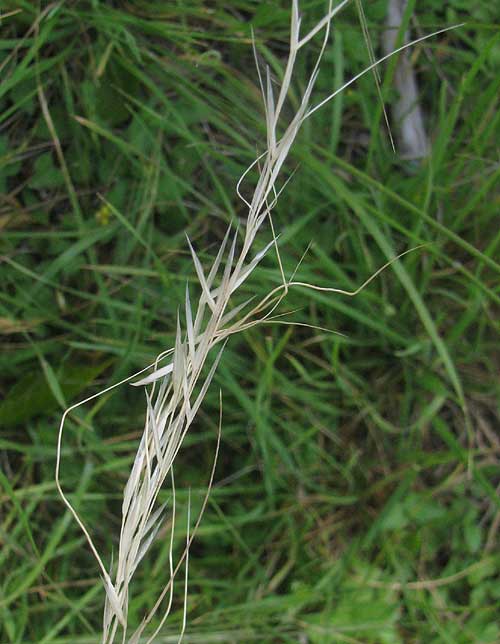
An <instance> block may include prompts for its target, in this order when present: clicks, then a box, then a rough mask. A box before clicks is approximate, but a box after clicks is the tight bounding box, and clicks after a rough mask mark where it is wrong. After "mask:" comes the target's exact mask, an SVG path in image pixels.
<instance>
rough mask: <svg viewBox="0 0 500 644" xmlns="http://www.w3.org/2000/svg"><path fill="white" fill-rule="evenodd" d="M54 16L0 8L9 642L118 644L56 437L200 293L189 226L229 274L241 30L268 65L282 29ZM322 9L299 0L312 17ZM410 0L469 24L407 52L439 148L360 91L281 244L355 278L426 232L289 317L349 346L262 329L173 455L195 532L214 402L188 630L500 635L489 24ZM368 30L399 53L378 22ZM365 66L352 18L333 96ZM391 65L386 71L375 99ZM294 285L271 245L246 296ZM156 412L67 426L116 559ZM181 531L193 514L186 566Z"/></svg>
mask: <svg viewBox="0 0 500 644" xmlns="http://www.w3.org/2000/svg"><path fill="white" fill-rule="evenodd" d="M41 4H42V5H43V6H42V8H41V9H40V8H37V3H32V2H27V1H21V2H13V1H11V0H8V1H7V2H6V3H3V11H4V12H5V11H7V10H9V9H15V8H18V7H21V8H22V11H21V12H20V13H17V14H16V15H13V16H11V17H7V18H5V19H4V20H3V22H2V25H1V34H0V35H1V39H0V48H1V57H2V62H1V66H2V70H1V73H2V84H1V85H0V186H1V189H0V199H1V201H0V229H1V242H0V243H1V257H0V261H1V268H0V270H1V276H2V279H1V292H0V342H1V349H2V351H1V355H0V361H1V371H0V391H1V394H2V399H3V400H2V402H1V403H0V426H1V433H0V449H1V450H2V453H1V470H0V484H1V492H0V498H1V512H0V540H1V544H2V548H1V550H0V568H1V571H2V574H1V593H0V614H1V618H0V624H1V625H0V642H1V643H2V644H5V643H7V642H9V643H20V642H26V643H28V642H29V643H33V644H34V643H37V644H41V643H44V644H52V643H54V644H55V643H57V642H60V643H61V644H62V643H63V642H67V643H68V644H69V643H70V642H71V643H80V644H83V643H84V642H85V643H86V642H88V643H94V642H98V641H100V640H99V636H98V633H99V628H100V621H101V614H102V605H103V600H104V592H103V590H102V587H101V582H100V580H99V578H98V569H97V566H96V564H95V562H94V560H93V558H92V556H91V554H90V552H89V550H88V548H87V547H86V545H85V543H84V539H83V537H82V535H81V533H80V532H79V530H78V529H77V527H76V526H75V524H74V522H73V521H72V519H71V517H70V516H69V514H68V512H65V510H64V507H63V505H62V504H61V502H60V500H59V499H58V496H57V494H56V490H55V485H54V480H53V478H54V462H55V440H56V430H57V424H58V420H59V418H60V414H61V411H62V409H63V408H64V407H65V406H66V404H67V403H69V402H70V401H76V400H78V399H81V398H83V397H84V396H86V395H88V394H90V393H92V392H94V391H97V390H98V389H99V388H103V387H104V386H105V385H107V384H108V383H114V382H116V381H118V380H120V379H121V378H123V377H125V376H126V375H128V374H129V373H132V372H133V371H136V370H138V369H140V368H142V367H143V366H145V365H146V364H148V363H149V362H151V360H152V359H153V358H154V356H155V355H156V354H157V353H158V352H159V351H160V350H162V349H164V348H167V347H169V346H171V345H172V339H173V332H174V330H175V316H176V310H177V307H178V306H179V305H181V304H182V302H183V298H184V288H185V283H186V281H190V282H193V284H194V283H195V272H194V270H193V266H192V262H191V260H190V256H189V254H188V251H187V244H186V241H185V236H184V235H185V232H188V234H189V236H190V237H191V239H192V240H194V243H195V245H196V248H197V249H199V250H200V251H201V253H202V256H203V257H206V258H207V259H208V258H209V257H212V256H213V254H214V251H215V249H216V248H217V245H218V243H219V241H220V239H221V238H222V235H223V232H224V230H225V228H226V226H227V223H228V222H229V221H230V220H231V218H235V217H244V216H245V211H244V208H243V207H242V204H241V203H240V202H239V201H238V200H237V198H236V195H235V189H234V188H235V184H236V181H237V179H238V177H239V175H240V173H241V172H242V170H243V169H244V168H245V167H246V166H247V165H248V164H249V163H250V162H251V161H252V159H253V158H254V157H255V154H256V151H257V150H262V143H263V135H264V131H263V121H262V110H261V104H260V99H259V93H258V90H257V89H256V87H257V85H256V72H255V68H254V66H253V61H252V54H251V43H250V39H249V35H250V24H252V25H253V27H254V29H255V31H256V37H257V41H258V49H259V52H260V55H261V56H262V59H266V60H267V61H268V62H269V64H270V65H271V67H272V69H273V72H274V73H275V74H276V76H278V77H279V75H280V74H281V70H282V67H281V64H282V61H283V59H284V56H285V54H286V41H287V35H288V21H289V12H288V9H287V6H288V3H287V2H285V1H283V2H281V1H280V2H278V1H273V2H257V1H256V0H237V1H236V2H208V0H206V1H204V2H202V1H201V0H190V2H186V3H185V2H182V1H181V0H179V1H178V2H169V3H164V2H155V1H154V0H150V1H148V0H135V1H133V2H129V3H122V2H115V3H110V2H104V1H101V0H92V1H87V0H84V1H80V2H72V1H68V2H65V3H54V4H53V5H50V6H49V5H47V4H46V3H41ZM324 4H325V3H324V2H323V1H321V2H318V1H316V0H309V1H308V2H303V4H302V9H303V10H304V12H305V18H304V20H306V21H307V20H311V21H312V19H313V17H319V16H320V15H321V12H322V11H323V8H324ZM410 4H411V5H415V3H410ZM417 4H418V7H417V13H416V15H415V17H414V20H413V34H414V35H419V34H420V33H426V32H429V31H432V30H434V29H438V28H440V27H443V26H445V25H449V24H452V23H454V22H458V21H461V20H463V19H466V20H468V21H469V23H468V24H467V25H466V26H465V27H462V28H461V29H459V30H456V31H454V32H452V33H447V34H444V35H442V36H440V37H437V38H435V39H432V40H429V41H427V42H425V43H423V44H421V45H419V46H417V47H415V48H414V50H413V52H412V57H413V62H414V65H415V67H416V69H417V71H418V77H419V83H420V89H421V95H422V102H423V105H424V108H425V112H426V119H427V120H426V123H427V126H428V129H429V132H430V135H431V138H432V153H431V155H430V157H429V159H428V160H427V161H426V162H425V163H424V164H422V165H421V166H418V165H412V164H409V163H408V162H404V161H402V160H401V159H400V158H399V157H398V156H397V155H394V154H393V153H392V152H391V150H390V146H389V144H388V137H387V133H386V131H385V130H384V127H383V118H382V111H381V109H380V103H379V101H378V98H377V92H376V88H375V85H374V82H373V77H369V76H366V77H365V78H364V79H362V80H361V81H360V82H359V83H358V84H356V85H355V86H354V87H352V88H351V89H349V90H348V91H347V92H346V93H345V94H343V96H342V97H341V98H339V99H338V100H337V101H335V102H334V103H332V104H330V105H329V106H327V107H326V108H325V109H323V110H321V111H319V112H317V113H316V114H315V116H314V117H313V118H311V119H310V120H309V121H308V123H307V125H306V126H305V127H304V130H303V131H302V133H301V135H300V137H299V140H298V143H297V146H296V147H295V148H294V151H293V152H292V155H291V161H290V163H289V166H288V170H289V171H291V170H293V168H294V167H296V166H298V172H297V173H296V174H295V175H294V177H293V179H292V180H291V182H290V183H289V185H288V187H287V189H286V191H285V192H284V193H283V196H282V198H281V201H280V203H279V206H278V208H277V210H276V214H275V225H276V227H277V228H278V230H279V231H280V232H281V238H280V244H281V249H282V250H281V252H282V256H283V262H284V266H285V270H286V272H287V274H289V273H290V272H291V271H293V269H294V268H295V266H296V265H297V262H298V261H299V260H300V257H301V256H302V254H303V253H304V251H305V250H306V248H307V247H308V244H309V243H310V242H312V246H311V248H310V249H309V251H308V252H307V254H306V256H305V258H304V261H303V263H302V265H301V266H300V269H299V271H298V274H297V276H298V278H299V279H300V280H302V281H309V282H313V283H315V284H320V285H326V286H336V287H339V288H343V289H352V288H355V287H356V286H357V285H359V284H361V283H362V282H363V281H364V280H365V279H366V278H367V277H369V276H370V274H372V273H373V272H374V271H375V270H376V269H377V268H378V267H379V266H381V265H382V264H383V263H384V262H385V261H387V259H389V258H391V257H393V256H394V255H395V254H397V253H399V252H402V251H404V250H406V249H408V248H411V247H414V246H417V245H419V244H421V243H426V242H429V244H428V245H427V246H426V247H425V248H423V249H420V250H418V251H416V252H414V253H412V254H410V255H408V256H406V257H405V258H403V259H402V260H401V261H399V262H398V263H396V264H393V265H392V266H391V267H390V268H388V269H387V270H386V271H384V272H383V273H382V274H381V275H380V276H379V277H378V278H377V279H376V280H375V281H373V282H372V283H371V284H370V285H369V287H368V288H367V289H366V290H365V291H363V292H362V293H360V294H359V295H358V296H357V297H355V298H346V297H342V296H333V295H329V294H322V293H318V292H316V293H311V292H306V291H303V292H301V291H300V290H296V291H295V292H291V293H290V294H289V296H288V299H287V302H286V306H284V307H283V309H282V310H283V311H290V314H289V315H288V319H290V320H294V321H296V322H307V323H309V324H315V325H318V326H321V327H325V328H328V329H333V330H336V331H339V332H341V333H342V334H343V335H333V334H330V333H326V332H322V331H315V330H312V329H309V328H305V327H300V326H284V325H274V326H272V325H269V326H266V327H264V326H263V327H257V328H255V329H252V330H250V331H248V332H245V333H243V334H242V335H240V336H237V337H235V338H233V339H232V340H231V342H230V343H229V345H228V346H227V348H226V351H225V354H224V357H223V360H222V363H221V365H220V368H219V371H218V375H217V377H216V382H215V384H214V385H213V386H212V388H211V391H210V392H209V395H208V397H207V399H206V401H205V404H204V406H203V408H202V410H201V412H200V414H199V417H198V420H197V423H196V425H195V427H194V428H193V429H192V431H191V432H190V434H189V436H188V437H187V439H186V442H185V448H184V450H183V451H182V453H181V454H180V456H179V458H178V461H177V467H176V477H177V493H178V505H179V525H180V526H182V525H184V520H185V514H186V510H187V493H188V489H189V488H191V490H192V492H191V495H192V506H193V507H192V511H193V513H196V510H197V509H199V506H200V504H201V500H202V497H203V494H204V492H205V490H206V485H207V481H208V477H209V474H210V468H211V463H212V459H213V453H214V447H215V443H216V434H217V419H218V390H219V388H220V389H221V390H222V392H223V399H224V412H223V435H222V446H221V454H220V459H219V463H218V466H217V471H216V478H215V480H216V485H215V487H214V489H213V490H212V493H211V496H210V501H209V505H208V509H207V511H206V514H205V517H204V519H203V522H202V524H201V528H200V530H199V535H198V538H197V539H196V542H195V545H194V546H193V548H192V551H191V559H190V583H189V595H188V629H187V635H186V639H185V641H186V642H188V641H189V642H252V641H258V642H262V643H278V642H280V643H281V642H283V643H284V642H304V643H305V642H310V643H312V644H316V643H323V642H363V643H372V642H373V643H384V644H388V643H391V644H392V643H403V642H425V643H426V644H428V643H433V642H449V643H450V644H459V643H466V642H481V643H491V642H500V628H499V626H498V609H499V608H500V578H499V570H500V557H499V555H498V543H499V530H500V501H499V495H498V486H499V484H500V473H499V472H500V471H499V456H500V431H499V417H500V413H499V393H500V386H499V382H498V371H499V365H500V348H499V336H498V318H499V316H498V313H499V302H500V290H499V287H498V284H499V275H500V251H499V245H500V233H499V226H498V210H499V206H500V191H499V188H498V186H499V177H500V166H499V163H498V142H499V135H500V109H499V98H498V97H499V96H500V76H499V74H498V66H499V64H500V37H499V32H498V26H499V23H500V11H499V10H498V9H496V10H495V9H494V6H495V3H491V2H486V0H480V1H478V2H476V3H473V4H474V8H473V11H474V13H472V14H470V13H469V3H463V2H461V0H451V1H450V2H449V3H446V4H445V7H446V8H445V9H444V8H443V7H442V3H440V2H436V0H425V1H424V2H419V3H417ZM366 13H367V18H368V21H369V25H370V34H371V37H372V40H373V44H374V47H375V49H376V51H378V52H380V51H381V49H380V37H381V27H382V25H383V21H384V14H385V3H384V2H383V1H382V2H379V1H376V2H370V3H367V4H366ZM311 60H312V59H311V57H309V58H308V57H306V58H305V59H303V60H302V61H301V62H300V64H299V70H298V76H297V78H296V84H295V94H293V95H292V96H291V104H292V106H293V105H294V104H295V103H296V101H297V97H298V96H299V94H300V91H301V88H303V87H304V83H305V79H306V73H307V70H308V69H310V64H311ZM367 63H368V55H367V53H366V48H365V45H364V41H363V36H362V32H361V29H360V27H359V23H358V20H357V14H356V12H355V10H354V9H353V8H351V9H348V10H347V11H346V12H345V13H344V14H343V15H342V17H341V18H340V20H339V21H338V22H337V24H336V28H335V30H334V42H333V44H332V45H331V46H330V47H329V48H328V51H327V53H326V55H325V63H324V65H323V67H322V71H321V76H320V80H319V89H318V93H317V97H318V99H319V98H321V97H322V96H326V94H327V92H328V90H329V88H332V87H333V86H336V85H338V84H340V83H341V82H342V80H343V79H346V78H349V77H350V76H352V75H353V74H354V73H356V72H357V71H359V70H360V69H362V68H363V67H364V66H366V65H367ZM393 73H394V62H391V63H389V64H387V65H385V66H384V67H383V68H381V74H382V91H383V92H384V96H385V98H386V101H387V105H388V106H390V105H391V102H392V101H393V100H394V99H395V94H394V91H393V90H391V80H392V76H393ZM99 195H102V196H103V197H104V198H105V199H106V200H107V201H108V202H109V203H110V204H111V206H108V205H106V204H105V203H104V202H103V201H102V200H101V199H100V196H99ZM269 235H270V233H269V231H265V232H264V234H263V236H262V238H263V242H264V241H266V240H267V239H268V238H269ZM279 281H280V275H279V270H278V267H277V264H276V261H275V258H273V257H269V259H267V260H266V262H265V264H264V265H263V266H262V267H261V268H259V269H258V270H257V271H256V272H255V273H254V275H253V277H252V279H251V280H250V281H249V282H248V283H247V284H245V285H244V286H243V287H242V298H243V297H244V296H246V297H249V296H251V295H254V294H258V295H264V294H265V293H266V292H267V291H269V290H270V288H271V287H272V286H274V285H276V284H278V283H279ZM192 289H193V292H194V290H195V289H196V286H194V285H193V287H192ZM143 410H144V396H143V393H142V392H140V391H137V390H135V389H132V388H130V387H123V388H121V389H120V390H118V391H116V393H114V394H113V395H109V396H106V397H104V398H101V399H99V401H98V402H97V403H96V404H89V405H88V406H87V407H86V408H85V409H83V408H82V409H81V410H80V411H79V412H77V413H75V414H74V415H73V417H72V420H71V422H70V423H69V425H68V430H67V434H66V442H65V446H64V461H63V477H64V487H65V489H67V490H71V491H72V494H71V499H72V502H73V503H74V504H75V505H76V506H77V508H78V510H79V512H80V513H81V514H82V516H83V517H84V519H85V521H86V522H87V524H88V525H89V526H91V531H92V534H93V535H94V536H95V540H96V542H97V544H98V546H99V548H100V549H101V551H102V552H103V553H104V554H105V559H106V561H109V560H110V558H111V556H112V552H113V549H114V548H115V549H116V539H117V536H118V531H119V518H120V516H119V513H120V496H121V491H122V488H123V485H124V483H125V481H126V477H127V473H128V471H129V468H130V464H131V459H132V456H133V453H134V450H135V447H136V445H137V440H138V437H139V435H140V430H141V427H142V424H143V413H144V411H143ZM165 496H166V497H167V496H168V493H167V492H165ZM160 536H163V537H164V538H160V539H159V540H158V542H157V544H156V546H155V547H154V548H153V550H152V552H151V553H150V555H149V556H148V557H147V559H146V560H144V562H143V565H142V567H141V569H140V570H139V572H138V575H137V579H136V582H135V596H134V599H133V601H132V603H131V618H130V621H131V622H132V623H135V624H137V623H138V622H139V621H140V619H141V616H142V615H143V613H144V611H145V610H146V608H149V607H151V605H152V603H153V602H154V600H155V598H156V595H157V594H158V592H159V589H161V588H162V586H163V584H164V582H165V579H166V577H167V570H168V561H167V558H168V543H167V539H166V535H165V534H164V533H161V535H160ZM183 539H184V531H183V529H182V527H180V528H179V530H178V535H177V538H176V551H180V549H181V548H182V544H183ZM181 619H182V592H181V591H180V592H179V594H178V596H177V598H176V603H175V611H174V614H173V615H172V618H171V619H170V620H169V622H168V623H167V626H166V627H165V630H164V633H165V635H164V637H163V638H159V639H158V642H170V641H177V636H176V633H178V631H179V628H180V623H181Z"/></svg>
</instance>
